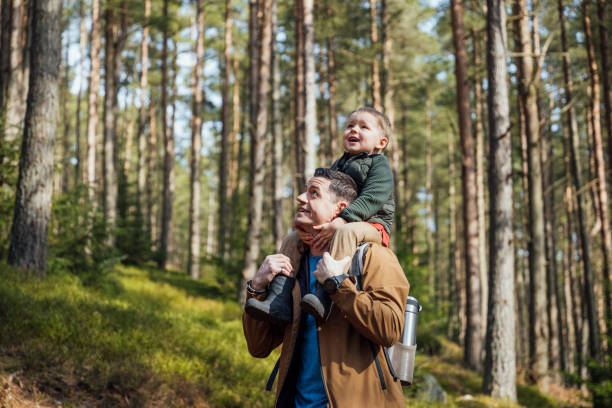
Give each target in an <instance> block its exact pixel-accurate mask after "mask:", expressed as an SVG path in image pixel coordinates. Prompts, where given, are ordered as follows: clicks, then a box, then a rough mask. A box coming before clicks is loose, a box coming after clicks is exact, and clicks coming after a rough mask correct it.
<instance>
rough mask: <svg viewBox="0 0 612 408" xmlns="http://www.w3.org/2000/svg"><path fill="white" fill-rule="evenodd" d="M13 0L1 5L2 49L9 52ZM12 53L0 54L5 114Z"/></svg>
mask: <svg viewBox="0 0 612 408" xmlns="http://www.w3.org/2000/svg"><path fill="white" fill-rule="evenodd" d="M12 8H13V0H2V2H1V4H0V49H3V50H8V49H10V47H11V14H12ZM10 54H11V53H10V52H3V53H0V112H4V104H5V103H6V91H7V89H8V82H9V79H10V75H11V72H10V66H11V59H10Z"/></svg>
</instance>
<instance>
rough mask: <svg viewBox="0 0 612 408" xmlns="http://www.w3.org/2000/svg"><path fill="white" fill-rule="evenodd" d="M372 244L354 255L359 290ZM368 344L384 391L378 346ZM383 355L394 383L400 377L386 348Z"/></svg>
mask: <svg viewBox="0 0 612 408" xmlns="http://www.w3.org/2000/svg"><path fill="white" fill-rule="evenodd" d="M371 246H372V244H370V243H368V242H362V243H361V244H360V245H359V247H358V248H357V251H355V255H353V260H352V262H351V269H350V272H349V273H350V274H351V275H353V276H354V277H355V287H356V288H357V290H363V285H362V278H363V264H364V262H365V256H366V253H367V250H368V248H370V247H371ZM368 343H370V348H371V349H372V355H374V361H375V363H376V369H377V370H378V376H379V378H380V385H381V387H382V389H383V390H384V389H386V388H387V386H386V384H385V380H384V378H383V375H382V370H381V368H380V362H379V361H378V357H377V356H376V346H375V345H374V343H372V341H371V340H369V339H368ZM382 349H383V354H384V355H385V361H386V362H387V366H388V367H389V371H390V372H391V376H393V381H397V380H398V378H399V377H398V376H397V374H396V373H395V370H394V369H393V365H392V364H391V359H390V358H389V352H388V351H387V348H386V347H383V348H382Z"/></svg>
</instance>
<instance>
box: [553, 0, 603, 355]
mask: <svg viewBox="0 0 612 408" xmlns="http://www.w3.org/2000/svg"><path fill="white" fill-rule="evenodd" d="M557 6H558V11H559V22H560V27H561V49H562V51H563V54H562V60H563V78H564V82H565V89H564V99H565V103H566V105H567V110H566V120H567V125H566V128H567V131H568V139H569V147H570V148H569V151H570V162H571V166H570V167H571V174H572V182H573V186H574V190H575V191H576V192H579V191H581V190H582V189H583V188H584V185H583V181H582V180H583V177H582V167H581V164H580V155H579V135H578V121H577V120H576V110H575V108H574V99H573V98H574V96H573V95H574V94H573V81H572V75H571V72H570V68H571V63H570V56H569V52H568V49H569V47H568V41H567V31H566V29H565V7H564V5H563V0H557ZM576 210H577V215H578V232H579V237H580V248H581V251H580V252H581V256H580V259H581V261H582V268H583V271H582V276H583V281H584V286H583V290H584V299H585V304H586V316H587V322H588V326H589V333H590V336H589V354H590V355H591V357H593V358H596V357H597V356H598V355H599V327H598V323H597V312H596V310H595V297H594V295H593V271H592V269H591V244H590V237H589V233H588V227H587V216H586V204H585V203H584V195H583V194H576ZM578 286H579V284H578ZM574 293H578V292H574ZM575 322H576V324H578V323H580V321H579V320H578V319H576V320H575ZM582 338H583V336H581V335H580V334H579V330H576V339H577V341H582ZM576 353H577V355H578V356H580V353H581V347H577V349H576Z"/></svg>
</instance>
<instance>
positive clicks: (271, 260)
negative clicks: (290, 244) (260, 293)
mask: <svg viewBox="0 0 612 408" xmlns="http://www.w3.org/2000/svg"><path fill="white" fill-rule="evenodd" d="M279 273H282V274H283V275H287V276H289V277H292V276H293V266H291V259H289V257H288V256H286V255H283V254H274V255H268V256H266V259H264V261H263V263H262V264H261V266H260V267H259V270H258V271H257V273H256V274H255V277H254V278H253V282H252V283H251V286H252V287H253V289H255V290H264V289H265V288H267V287H268V284H269V283H270V282H272V279H274V277H275V276H276V275H278V274H279Z"/></svg>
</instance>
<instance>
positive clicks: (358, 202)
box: [339, 155, 393, 222]
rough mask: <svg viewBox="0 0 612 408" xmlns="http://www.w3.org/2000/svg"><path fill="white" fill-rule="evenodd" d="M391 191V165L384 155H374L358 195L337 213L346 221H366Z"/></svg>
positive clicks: (388, 196) (387, 197) (383, 202)
mask: <svg viewBox="0 0 612 408" xmlns="http://www.w3.org/2000/svg"><path fill="white" fill-rule="evenodd" d="M392 193H393V172H392V171H391V166H389V162H388V161H387V158H386V157H385V156H383V155H378V156H374V157H373V158H372V166H371V167H370V170H369V172H368V176H367V177H366V179H365V182H364V184H363V187H362V188H361V192H360V193H359V196H358V197H357V198H356V199H355V200H354V201H353V202H352V203H351V204H350V205H348V206H347V207H346V208H344V209H343V210H342V211H341V212H340V214H339V215H340V217H342V218H343V219H345V220H346V221H347V222H358V221H367V220H368V219H369V218H371V217H372V216H373V215H374V214H376V213H377V212H378V210H380V209H381V208H382V206H383V204H385V203H386V202H387V200H389V198H390V197H391V195H392Z"/></svg>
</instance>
